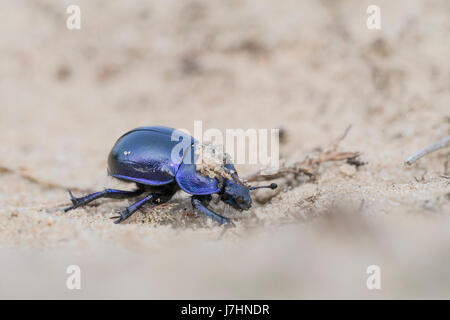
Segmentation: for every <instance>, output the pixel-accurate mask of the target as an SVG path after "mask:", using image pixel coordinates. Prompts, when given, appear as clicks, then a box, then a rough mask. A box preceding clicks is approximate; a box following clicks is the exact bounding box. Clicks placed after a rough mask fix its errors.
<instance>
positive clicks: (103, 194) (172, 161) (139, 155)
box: [64, 127, 277, 226]
mask: <svg viewBox="0 0 450 320" xmlns="http://www.w3.org/2000/svg"><path fill="white" fill-rule="evenodd" d="M174 133H176V134H174ZM174 137H175V138H178V139H174ZM195 142H196V141H195V140H194V138H193V137H191V136H190V135H188V134H185V133H182V132H180V131H178V130H175V129H172V128H167V127H140V128H136V129H134V130H131V131H129V132H127V133H125V134H124V135H123V136H121V137H120V138H119V139H118V140H117V142H116V143H115V145H114V147H113V148H112V150H111V152H110V153H109V156H108V174H109V175H111V176H112V177H114V178H116V179H119V180H122V181H125V182H132V183H135V184H136V186H137V188H136V190H134V191H124V190H116V189H105V190H103V191H99V192H95V193H92V194H89V195H87V196H84V197H80V198H76V197H74V196H73V194H72V192H71V191H70V190H69V195H70V200H71V201H72V204H73V205H72V206H71V207H68V208H66V209H64V211H66V212H67V211H69V210H72V209H75V208H78V207H80V206H83V205H86V204H88V203H89V202H91V201H94V200H96V199H99V198H114V199H125V198H132V197H137V196H139V195H142V194H146V195H145V197H143V198H142V199H140V200H139V201H137V202H136V203H134V204H132V205H131V206H129V207H127V208H125V209H124V210H123V211H121V213H120V216H117V217H114V218H117V220H115V221H114V223H120V222H122V221H124V220H126V219H127V218H129V217H130V216H131V215H132V214H133V213H134V212H136V210H138V209H139V208H140V207H142V206H143V205H144V204H146V203H151V204H153V205H159V204H161V203H164V202H167V201H169V200H170V199H171V198H172V197H173V195H174V194H175V193H176V192H177V191H178V190H180V189H182V190H184V191H185V192H187V193H189V194H191V195H192V197H191V203H192V206H193V207H194V208H195V209H197V210H198V211H200V212H202V213H204V214H206V215H207V216H209V217H211V218H212V219H214V220H215V221H217V222H218V223H219V225H222V224H224V225H226V226H229V225H231V224H232V223H231V221H230V219H228V218H226V217H223V216H221V215H219V214H217V213H216V212H214V211H212V210H211V209H209V208H208V204H209V202H210V201H211V199H212V197H211V195H212V194H215V193H216V194H218V195H219V196H220V199H221V200H222V201H224V202H225V203H227V204H228V205H230V206H232V207H233V208H235V209H238V210H241V211H242V210H248V209H250V207H251V205H252V200H251V198H250V192H249V190H254V189H258V188H271V189H275V188H276V187H277V185H276V184H275V183H272V184H271V185H269V186H260V187H250V186H248V185H247V184H246V183H244V182H243V181H242V180H241V179H240V178H239V176H238V175H237V173H236V170H235V167H234V165H233V164H231V163H226V162H224V164H223V169H224V170H225V171H226V172H228V173H229V175H227V176H228V179H227V178H224V177H222V179H218V178H216V177H214V178H211V177H208V176H205V175H202V174H201V173H200V172H199V171H198V170H197V168H196V165H195V159H196V158H195V149H194V148H195ZM183 146H184V147H183ZM177 150H178V151H179V152H176V151H177ZM230 177H231V178H232V179H230Z"/></svg>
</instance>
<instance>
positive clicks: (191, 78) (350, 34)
mask: <svg viewBox="0 0 450 320" xmlns="http://www.w3.org/2000/svg"><path fill="white" fill-rule="evenodd" d="M76 3H77V4H78V5H79V6H80V7H81V11H82V28H81V30H73V31H69V30H67V29H66V27H65V19H66V18H67V14H66V13H65V10H66V7H67V5H69V4H72V2H71V1H39V2H34V1H16V0H14V1H12V0H11V1H9V0H8V1H3V2H2V4H1V7H2V8H1V10H0V21H1V22H2V26H3V27H2V28H0V55H1V57H2V59H0V75H1V77H0V88H1V89H0V92H1V94H0V110H1V116H0V136H1V140H0V141H1V143H0V152H1V154H2V156H1V157H0V168H1V169H0V298H75V299H77V298H277V299H278V298H287V299H293V298H294V299H298V298H364V299H378V298H449V296H450V271H449V270H450V258H449V255H448V252H449V250H450V199H449V197H450V196H449V194H450V186H449V183H450V181H449V180H448V179H447V178H445V176H443V175H444V174H446V172H445V170H446V169H445V163H446V161H448V158H449V150H448V149H446V150H440V151H437V152H435V153H433V154H430V155H429V156H427V157H425V158H423V159H421V160H419V161H418V162H417V163H415V164H414V165H412V166H410V167H407V166H404V165H403V160H404V159H406V157H407V156H409V155H410V154H411V153H413V152H415V151H416V150H417V149H419V148H420V147H422V146H424V145H427V144H429V143H432V142H434V141H436V140H438V139H440V138H442V137H444V136H446V135H448V134H450V59H449V57H450V20H449V19H448V16H449V14H450V4H449V3H448V1H445V0H441V1H437V0H436V1H424V0H423V1H411V0H408V1H406V0H405V1H395V2H392V1H381V0H379V1H377V5H379V6H380V8H381V14H382V27H381V29H380V30H368V29H367V28H366V25H365V23H366V18H367V14H366V8H367V6H368V5H369V4H372V3H371V2H370V1H294V0H292V1H282V2H279V1H269V0H264V1H261V0H253V1H220V2H219V1H199V0H197V1H162V0H161V1H152V2H144V1H87V0H86V1H76ZM195 120H201V121H203V126H204V129H207V128H218V129H220V130H225V129H226V128H232V129H235V128H242V129H248V128H265V129H271V128H279V127H281V128H283V129H284V131H285V132H286V139H285V140H286V141H285V142H284V143H283V144H282V145H281V147H280V153H281V158H282V159H298V161H301V160H302V159H303V158H304V157H305V155H307V154H308V153H310V152H312V150H314V149H315V148H324V147H326V146H327V145H328V144H329V143H330V142H332V141H334V140H335V139H336V138H337V137H339V136H340V135H341V134H342V133H343V131H344V130H345V128H346V127H347V126H348V125H352V128H351V130H350V131H349V133H348V135H347V136H346V138H345V139H344V140H343V141H342V142H341V143H340V145H339V150H340V151H353V152H361V153H362V155H361V157H360V159H361V160H362V161H366V162H367V164H366V165H364V166H361V167H359V168H355V167H354V166H352V165H349V164H346V163H345V161H337V162H330V163H325V164H323V165H321V166H320V169H319V175H318V177H317V179H316V181H314V182H311V181H307V179H306V180H305V181H304V182H305V183H299V182H296V183H294V184H292V183H291V184H289V183H287V182H286V181H278V180H277V181H275V182H278V183H279V184H280V187H281V188H280V189H279V192H278V193H277V194H276V195H275V196H273V194H267V192H274V191H270V190H266V191H258V193H260V192H266V194H265V195H261V194H259V195H256V196H255V198H256V197H259V199H266V200H269V201H267V202H265V203H258V202H257V201H255V205H254V206H253V207H252V209H251V210H250V211H249V212H244V213H239V212H235V211H233V210H232V209H230V208H227V207H226V206H225V205H223V204H220V203H219V204H214V207H215V208H216V210H217V211H219V212H223V213H224V214H225V215H227V216H230V217H231V218H233V221H234V223H235V224H236V227H235V228H234V229H232V230H229V231H228V232H226V233H225V235H224V236H223V237H222V238H221V239H220V240H218V238H219V235H220V234H221V232H222V228H221V227H219V226H217V225H216V224H215V223H214V222H212V221H210V220H208V219H207V218H204V217H202V216H201V215H197V214H196V213H195V212H194V211H193V210H192V208H191V205H190V201H189V199H188V198H187V197H186V194H182V193H180V194H179V195H177V196H176V198H175V199H174V200H173V201H172V202H170V203H169V204H167V205H164V206H161V207H158V208H155V209H151V208H146V209H143V210H141V211H140V212H138V213H136V214H135V215H134V216H133V217H132V218H130V219H129V220H127V222H126V223H124V224H122V225H115V224H113V223H112V220H110V217H111V216H114V215H116V214H117V212H118V211H119V210H121V209H122V208H123V207H125V206H127V205H128V204H129V202H128V201H126V200H125V201H112V200H99V201H98V202H97V203H96V204H95V205H92V206H87V207H85V208H79V209H76V210H73V211H71V212H69V213H64V212H62V210H61V209H62V208H63V207H64V206H67V205H68V204H69V202H68V200H69V197H68V194H67V191H66V189H67V188H71V189H73V190H74V193H75V194H76V195H77V196H78V195H81V194H84V192H85V191H88V190H100V189H102V188H104V187H123V188H128V189H129V188H130V186H129V185H123V184H121V183H118V182H117V181H114V180H113V179H111V178H108V177H107V175H106V159H107V155H108V152H109V150H110V149H111V147H112V146H113V144H114V142H115V141H116V139H117V138H118V137H119V136H120V135H122V134H123V133H124V132H126V131H128V130H130V129H132V128H135V127H139V126H143V125H165V126H169V127H174V128H186V129H188V130H191V131H192V130H193V125H194V121H195ZM258 169H259V167H258V166H255V165H241V166H239V167H238V171H239V174H240V175H241V176H246V175H250V174H251V173H253V172H255V171H256V170H258ZM447 174H448V173H447ZM69 265H78V266H80V268H81V290H68V289H67V287H66V280H67V277H68V276H69V275H68V274H67V273H66V269H67V267H68V266H69ZM369 265H378V266H379V267H380V268H381V272H382V273H381V274H382V278H381V279H382V282H381V285H382V287H381V290H368V289H367V287H366V280H367V277H368V276H369V275H368V274H367V273H366V269H367V267H368V266H369Z"/></svg>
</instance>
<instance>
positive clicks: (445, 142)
mask: <svg viewBox="0 0 450 320" xmlns="http://www.w3.org/2000/svg"><path fill="white" fill-rule="evenodd" d="M448 146H450V135H449V136H446V137H444V138H442V139H441V140H439V141H437V142H435V143H433V144H430V145H428V146H426V147H423V148H422V149H420V150H419V151H417V152H416V153H414V154H412V155H411V156H409V157H408V158H407V159H406V160H405V164H407V165H412V164H413V163H414V162H416V161H417V160H419V159H420V158H422V157H425V156H426V155H427V154H429V153H432V152H434V151H436V150H439V149H443V148H445V147H448Z"/></svg>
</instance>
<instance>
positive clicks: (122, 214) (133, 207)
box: [113, 193, 159, 224]
mask: <svg viewBox="0 0 450 320" xmlns="http://www.w3.org/2000/svg"><path fill="white" fill-rule="evenodd" d="M158 196H159V195H158V194H156V193H150V194H148V195H147V196H146V197H145V198H143V199H141V200H139V201H138V202H136V203H134V204H132V205H131V206H129V207H127V208H125V209H124V210H122V212H120V216H119V217H113V218H119V219H117V220H116V221H114V223H116V224H117V223H121V222H122V221H124V220H126V219H128V218H129V217H130V216H131V215H132V214H133V213H135V212H136V210H138V209H139V208H140V207H142V206H143V205H144V204H146V203H147V202H149V201H151V202H153V203H155V202H156V201H155V200H156V199H157V198H158Z"/></svg>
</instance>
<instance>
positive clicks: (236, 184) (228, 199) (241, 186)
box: [221, 163, 277, 211]
mask: <svg viewBox="0 0 450 320" xmlns="http://www.w3.org/2000/svg"><path fill="white" fill-rule="evenodd" d="M223 169H224V170H226V171H227V173H228V174H229V175H230V176H231V177H232V180H231V179H230V180H228V179H225V185H224V187H223V189H222V190H223V191H222V196H221V200H222V201H223V202H225V203H227V204H229V205H230V206H232V207H233V208H235V209H238V210H241V211H242V210H248V209H250V208H251V206H252V198H251V197H250V190H255V189H260V188H270V189H275V188H276V187H277V185H276V184H275V183H272V184H270V185H269V186H258V187H252V186H249V185H248V184H247V182H245V181H243V180H242V179H241V178H239V176H238V174H237V172H236V169H235V168H234V165H233V164H231V163H228V164H226V165H225V166H224V168H223Z"/></svg>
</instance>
